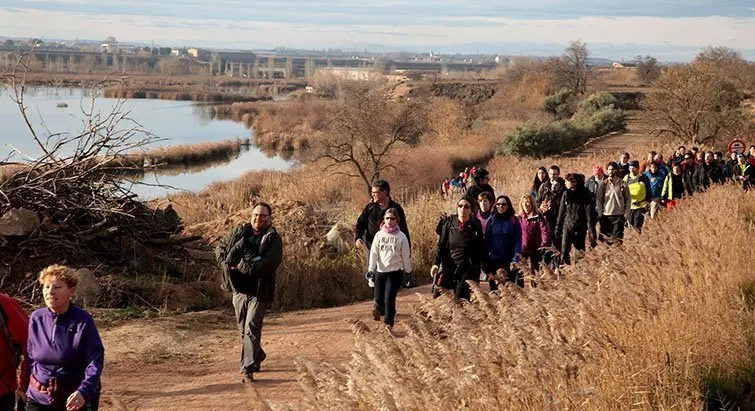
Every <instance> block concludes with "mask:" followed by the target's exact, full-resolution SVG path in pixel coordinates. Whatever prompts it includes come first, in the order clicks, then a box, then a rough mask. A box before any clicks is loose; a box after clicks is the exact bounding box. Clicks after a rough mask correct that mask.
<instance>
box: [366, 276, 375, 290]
mask: <svg viewBox="0 0 755 411" xmlns="http://www.w3.org/2000/svg"><path fill="white" fill-rule="evenodd" d="M367 285H368V286H370V288H375V280H373V279H372V278H370V279H369V280H367Z"/></svg>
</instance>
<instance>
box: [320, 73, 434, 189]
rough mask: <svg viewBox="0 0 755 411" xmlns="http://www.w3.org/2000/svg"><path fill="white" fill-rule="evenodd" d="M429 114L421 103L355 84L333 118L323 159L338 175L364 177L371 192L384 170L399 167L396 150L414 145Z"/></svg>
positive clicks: (346, 92)
mask: <svg viewBox="0 0 755 411" xmlns="http://www.w3.org/2000/svg"><path fill="white" fill-rule="evenodd" d="M425 122H426V113H425V110H424V108H423V105H421V104H420V103H419V102H415V101H406V100H404V101H392V100H390V98H389V97H388V96H387V95H386V94H385V93H384V92H383V91H382V90H380V89H377V88H373V89H369V88H367V87H366V86H356V85H351V86H348V87H346V88H345V89H344V90H343V92H342V101H341V102H340V103H339V104H338V107H337V108H336V109H335V112H334V115H333V117H332V119H331V127H330V133H331V135H330V137H329V138H328V140H327V141H326V142H325V143H324V144H322V147H321V150H322V151H321V153H320V154H319V158H321V159H324V160H326V162H327V164H328V168H329V169H332V167H334V166H335V169H336V170H337V171H335V173H336V174H342V175H346V176H349V177H352V178H358V179H361V180H362V182H364V184H365V188H366V189H367V191H368V192H369V190H370V186H371V185H372V183H373V182H374V181H376V180H378V179H380V176H381V173H383V172H384V171H385V170H388V169H392V168H393V169H395V167H396V164H395V162H394V161H392V160H391V155H392V154H393V151H394V150H395V149H397V148H398V147H399V146H401V145H402V144H408V145H414V144H417V143H418V142H419V137H420V135H421V134H422V132H423V130H424V129H425Z"/></svg>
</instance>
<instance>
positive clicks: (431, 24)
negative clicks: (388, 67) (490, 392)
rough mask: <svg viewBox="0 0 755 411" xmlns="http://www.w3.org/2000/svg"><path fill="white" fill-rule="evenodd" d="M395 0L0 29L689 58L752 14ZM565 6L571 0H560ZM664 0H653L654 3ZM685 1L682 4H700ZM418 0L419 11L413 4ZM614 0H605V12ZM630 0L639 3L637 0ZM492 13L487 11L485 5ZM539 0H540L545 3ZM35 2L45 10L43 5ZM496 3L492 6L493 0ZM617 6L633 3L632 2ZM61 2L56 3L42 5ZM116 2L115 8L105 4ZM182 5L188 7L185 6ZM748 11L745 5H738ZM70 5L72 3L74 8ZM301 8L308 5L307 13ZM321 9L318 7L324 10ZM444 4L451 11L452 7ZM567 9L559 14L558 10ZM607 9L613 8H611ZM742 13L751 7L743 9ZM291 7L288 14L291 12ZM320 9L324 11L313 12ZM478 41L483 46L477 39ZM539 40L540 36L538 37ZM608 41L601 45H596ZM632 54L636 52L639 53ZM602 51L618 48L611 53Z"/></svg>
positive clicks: (22, 18)
mask: <svg viewBox="0 0 755 411" xmlns="http://www.w3.org/2000/svg"><path fill="white" fill-rule="evenodd" d="M423 1H424V0H423ZM423 1H416V2H411V3H410V4H404V3H401V2H398V1H391V0H384V1H382V2H381V3H376V2H373V3H371V2H369V1H368V2H364V3H360V4H357V5H353V4H345V5H343V6H342V7H341V5H342V3H338V2H335V1H330V0H312V1H311V2H306V3H300V2H297V1H292V0H276V1H275V2H273V1H262V0H252V1H249V2H246V1H244V2H242V1H240V0H238V1H237V0H221V1H219V2H218V3H208V2H206V1H204V0H202V1H200V0H181V1H179V0H164V1H163V2H161V3H159V4H152V5H151V7H150V6H147V2H146V1H143V0H133V1H121V0H102V1H101V2H97V3H93V2H85V1H80V0H60V1H50V0H19V1H17V3H22V5H23V6H24V7H32V8H26V9H24V10H21V11H20V12H19V11H18V10H14V11H12V10H8V9H7V8H0V22H2V23H0V34H2V35H8V36H17V37H21V36H40V35H44V37H45V38H88V39H101V38H104V37H106V36H109V35H113V36H116V37H117V38H118V39H119V40H120V41H124V42H147V43H149V42H152V41H155V42H156V43H158V44H163V45H173V46H188V45H193V46H200V47H229V48H269V47H276V46H287V47H303V48H325V47H344V46H353V47H355V46H354V45H358V44H372V45H381V46H385V47H391V48H402V49H405V50H407V49H408V50H427V49H429V48H432V49H435V50H448V49H449V48H455V49H453V50H451V51H461V52H469V51H476V50H485V51H493V52H496V51H498V52H503V53H507V52H508V51H509V50H511V49H516V50H519V51H521V50H524V51H525V52H526V50H528V47H529V49H534V48H535V47H539V49H538V50H543V49H548V50H553V51H552V53H557V52H559V51H560V50H563V48H564V46H565V45H566V43H567V42H568V41H569V40H575V39H580V40H582V41H585V42H587V43H588V46H590V47H591V46H592V44H597V43H600V44H610V45H613V46H615V47H616V50H620V49H621V48H620V46H622V45H627V44H644V45H661V44H665V45H666V46H665V48H664V49H662V50H660V51H662V52H663V53H664V54H666V55H669V56H687V57H693V56H694V55H695V54H696V51H695V52H691V51H690V50H699V49H700V48H702V47H704V46H707V45H711V44H713V45H725V46H728V47H733V48H737V49H741V50H742V51H743V53H744V55H745V56H747V57H749V58H753V57H755V54H748V53H750V51H748V50H750V49H751V48H752V47H753V44H752V41H751V39H753V38H755V16H747V15H746V13H742V15H741V16H739V17H725V16H709V17H674V18H669V17H658V16H655V17H652V16H651V17H647V16H645V17H638V16H621V15H616V16H593V15H584V16H576V17H561V18H553V17H552V18H545V17H542V16H541V17H539V18H533V17H531V18H525V17H518V18H515V17H508V16H501V15H499V14H502V13H500V11H501V10H503V9H505V8H508V9H512V10H513V9H516V8H517V7H518V8H522V9H524V6H523V5H524V4H525V2H524V1H521V0H513V1H512V2H511V3H506V6H505V7H504V6H500V5H499V6H495V4H497V3H495V4H494V3H492V2H491V3H490V5H488V4H486V3H487V2H486V1H482V0H478V1H470V2H463V3H462V2H458V1H449V0H438V1H436V2H435V3H433V4H437V7H428V6H427V4H428V3H427V2H424V3H423ZM530 3H532V7H530V8H529V9H528V10H530V13H531V14H532V15H533V16H534V14H536V13H535V12H534V11H533V10H534V6H536V5H540V6H543V7H544V8H550V9H551V10H548V11H546V12H538V13H540V14H556V15H557V14H559V13H560V12H559V10H562V9H563V8H564V7H565V5H567V4H569V3H567V2H563V1H557V0H531V2H530ZM570 3H571V4H572V5H574V4H575V1H572V2H570ZM576 3H577V4H579V5H582V6H584V12H585V13H588V14H589V12H590V10H591V7H595V8H596V7H597V0H579V1H576ZM668 3H671V4H676V3H679V2H676V3H675V2H674V1H671V2H666V3H663V4H661V5H660V6H659V7H661V8H663V7H665V6H664V5H667V4H668ZM697 3H698V6H695V5H690V6H689V8H692V9H694V8H696V7H697V8H698V9H699V11H700V12H701V10H702V9H703V8H702V6H699V3H700V2H697ZM721 3H722V4H723V6H722V7H721V9H722V10H728V9H730V8H735V6H736V2H731V1H729V2H726V1H722V2H721ZM422 4H424V5H425V7H426V8H425V9H424V10H422V13H420V12H419V5H422ZM618 4H619V3H618V2H616V1H613V0H610V1H605V7H606V8H607V9H608V10H609V11H610V10H611V9H612V8H613V9H618V8H619V6H618ZM637 4H639V5H640V6H641V5H643V4H644V5H648V4H650V3H649V1H647V0H638V2H637ZM488 6H490V7H491V10H493V11H496V10H497V11H498V13H494V12H488V11H489V10H487V9H486V8H485V7H488ZM546 6H547V7H546ZM45 7H47V8H50V9H51V10H43V9H44V8H45ZM496 7H498V8H497V9H496ZM628 7H629V8H628V9H626V10H624V13H625V14H631V13H633V12H636V11H637V10H635V9H637V8H638V6H637V5H635V4H634V3H633V4H632V5H631V6H628ZM55 8H65V9H66V11H56V10H52V9H55ZM116 9H119V10H120V11H119V12H111V10H116ZM187 9H188V10H189V11H187ZM744 9H745V10H750V11H751V6H749V5H748V6H747V7H744ZM77 10H78V11H77ZM310 11H311V13H310ZM325 11H327V12H325ZM453 11H459V13H457V14H453V13H452V12H453ZM566 14H569V13H566ZM617 14H620V13H619V12H617ZM750 14H752V13H750ZM293 15H295V16H296V17H295V18H293V17H291V16H293ZM323 15H326V17H322V16H323ZM480 45H484V47H480ZM544 45H547V47H546V46H544ZM605 50H609V51H610V48H605ZM642 54H646V53H644V52H642ZM610 56H614V57H621V56H626V55H625V54H620V53H619V52H616V53H615V54H614V53H612V54H611V55H610Z"/></svg>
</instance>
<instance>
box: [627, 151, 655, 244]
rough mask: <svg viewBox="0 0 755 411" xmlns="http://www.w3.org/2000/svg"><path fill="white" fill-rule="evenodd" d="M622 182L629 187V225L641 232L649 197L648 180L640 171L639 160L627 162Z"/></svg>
mask: <svg viewBox="0 0 755 411" xmlns="http://www.w3.org/2000/svg"><path fill="white" fill-rule="evenodd" d="M624 182H625V183H627V187H629V197H630V199H631V201H632V204H631V206H630V209H629V226H630V227H632V228H634V229H636V230H637V231H639V232H642V225H643V224H644V223H645V212H646V211H647V208H648V204H650V199H651V188H650V181H649V180H648V178H647V177H645V175H644V174H642V173H641V172H640V162H639V161H637V160H632V161H630V162H629V174H627V175H626V177H624Z"/></svg>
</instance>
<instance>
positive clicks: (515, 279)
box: [485, 259, 524, 291]
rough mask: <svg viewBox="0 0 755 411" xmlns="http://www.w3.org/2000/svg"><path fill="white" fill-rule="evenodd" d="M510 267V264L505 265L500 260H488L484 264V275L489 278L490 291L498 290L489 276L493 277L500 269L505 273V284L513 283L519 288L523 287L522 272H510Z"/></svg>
mask: <svg viewBox="0 0 755 411" xmlns="http://www.w3.org/2000/svg"><path fill="white" fill-rule="evenodd" d="M510 266H511V264H506V263H504V262H503V261H501V260H495V259H490V260H488V262H487V263H486V264H485V274H487V275H488V278H489V280H488V285H489V286H490V291H495V290H497V289H498V284H496V282H495V280H493V279H492V278H491V276H492V275H495V274H496V273H497V272H498V270H499V269H501V268H502V269H503V270H504V271H505V272H506V282H509V283H515V284H516V285H518V286H520V287H524V276H523V275H522V272H521V271H519V270H516V271H512V270H511V267H510Z"/></svg>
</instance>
